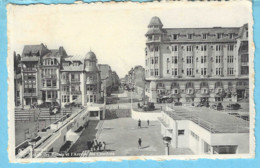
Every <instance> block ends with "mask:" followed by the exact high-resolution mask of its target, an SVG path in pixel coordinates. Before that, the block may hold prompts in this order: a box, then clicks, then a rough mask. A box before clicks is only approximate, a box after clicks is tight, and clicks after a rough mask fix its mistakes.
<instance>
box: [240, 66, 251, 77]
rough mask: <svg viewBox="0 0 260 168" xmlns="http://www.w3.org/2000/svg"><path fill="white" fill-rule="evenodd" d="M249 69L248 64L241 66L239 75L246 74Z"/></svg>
mask: <svg viewBox="0 0 260 168" xmlns="http://www.w3.org/2000/svg"><path fill="white" fill-rule="evenodd" d="M248 72H249V69H248V66H242V67H241V75H248Z"/></svg>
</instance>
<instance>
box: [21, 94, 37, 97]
mask: <svg viewBox="0 0 260 168" xmlns="http://www.w3.org/2000/svg"><path fill="white" fill-rule="evenodd" d="M23 95H24V96H26V97H35V96H36V93H24V94H23Z"/></svg>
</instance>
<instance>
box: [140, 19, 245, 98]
mask: <svg viewBox="0 0 260 168" xmlns="http://www.w3.org/2000/svg"><path fill="white" fill-rule="evenodd" d="M145 36H146V38H147V41H146V48H145V76H146V81H147V86H146V87H147V89H146V90H147V91H146V95H147V96H148V97H149V99H150V101H152V102H160V101H161V98H162V97H165V96H170V97H171V98H172V99H173V101H175V102H178V101H180V102H184V103H198V102H201V101H209V102H214V101H223V100H224V101H225V100H227V98H228V100H230V99H232V100H233V101H237V100H239V99H247V98H248V91H249V90H248V87H249V77H248V74H249V68H248V66H249V65H248V59H249V57H248V24H245V25H243V26H242V27H226V28H224V27H213V28H163V24H162V22H161V20H160V19H159V18H158V17H153V18H152V19H151V21H150V23H149V25H148V32H147V33H146V34H145Z"/></svg>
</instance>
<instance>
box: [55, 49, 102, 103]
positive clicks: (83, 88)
mask: <svg viewBox="0 0 260 168" xmlns="http://www.w3.org/2000/svg"><path fill="white" fill-rule="evenodd" d="M60 71H61V105H64V104H67V103H71V102H76V103H77V104H80V105H85V104H88V103H99V100H100V90H101V79H100V71H99V69H98V67H97V58H96V55H95V53H93V52H92V51H90V52H88V53H87V54H86V56H85V58H84V59H83V60H75V59H74V58H73V57H70V58H66V59H65V60H64V61H63V62H62V69H61V70H60Z"/></svg>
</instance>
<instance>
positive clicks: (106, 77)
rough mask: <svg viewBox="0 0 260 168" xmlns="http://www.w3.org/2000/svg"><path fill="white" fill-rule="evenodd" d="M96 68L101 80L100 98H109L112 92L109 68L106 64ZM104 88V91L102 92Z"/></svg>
mask: <svg viewBox="0 0 260 168" xmlns="http://www.w3.org/2000/svg"><path fill="white" fill-rule="evenodd" d="M98 68H99V70H100V75H101V80H102V84H101V85H102V86H103V87H101V88H103V90H101V92H102V93H103V94H102V96H103V97H105V95H104V94H106V95H108V96H110V94H111V92H112V85H113V80H112V70H111V67H110V66H109V65H108V64H99V65H98ZM105 88H106V90H104V89H105Z"/></svg>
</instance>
